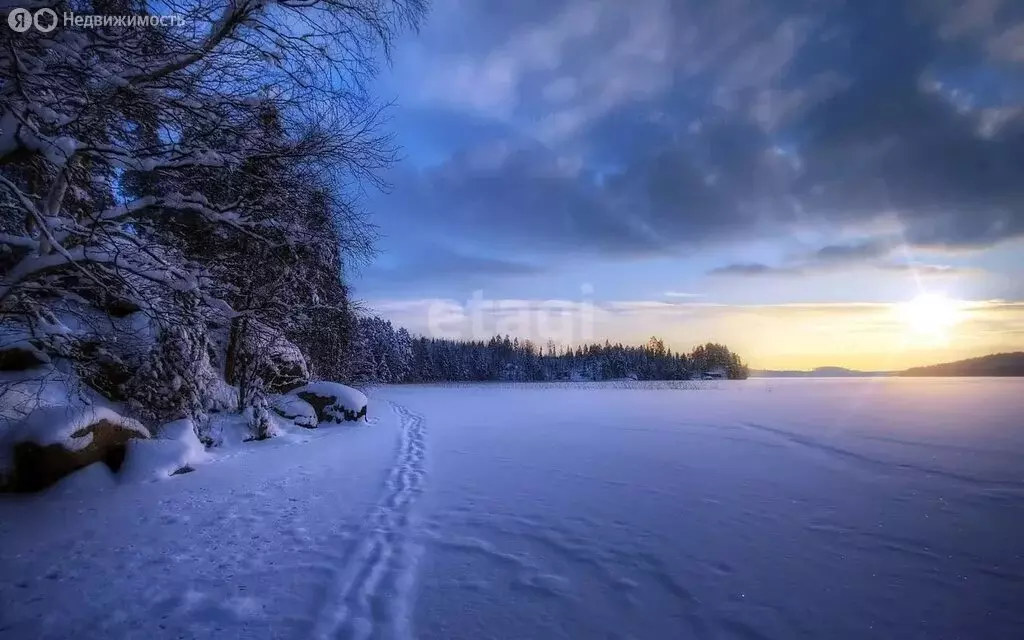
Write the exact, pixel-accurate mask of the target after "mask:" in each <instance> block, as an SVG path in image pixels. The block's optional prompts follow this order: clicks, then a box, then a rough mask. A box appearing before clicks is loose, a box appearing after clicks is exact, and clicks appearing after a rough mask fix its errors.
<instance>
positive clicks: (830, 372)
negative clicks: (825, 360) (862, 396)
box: [750, 367, 891, 378]
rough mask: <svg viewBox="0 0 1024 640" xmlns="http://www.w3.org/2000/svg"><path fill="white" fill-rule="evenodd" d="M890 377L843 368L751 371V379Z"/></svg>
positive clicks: (887, 373) (881, 372) (878, 372)
mask: <svg viewBox="0 0 1024 640" xmlns="http://www.w3.org/2000/svg"><path fill="white" fill-rule="evenodd" d="M887 375H891V374H890V373H889V372H887V371H856V370H854V369H845V368H843V367H818V368H817V369H811V370H810V371H772V370H760V371H751V372H750V377H751V378H864V377H869V378H870V377H876V376H887Z"/></svg>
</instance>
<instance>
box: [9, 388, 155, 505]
mask: <svg viewBox="0 0 1024 640" xmlns="http://www.w3.org/2000/svg"><path fill="white" fill-rule="evenodd" d="M149 437H150V434H149V431H148V430H147V429H146V428H145V427H144V426H142V424H140V423H139V422H138V421H136V420H133V419H131V418H128V417H125V416H122V415H121V414H120V413H118V412H117V411H115V410H114V409H111V408H109V407H103V406H97V405H83V406H67V405H66V406H59V405H58V406H42V407H38V408H36V409H35V410H33V411H32V412H31V413H29V414H28V415H27V416H26V417H25V418H24V419H23V420H20V421H17V422H13V423H11V424H9V425H8V426H7V427H6V428H5V429H3V431H2V433H0V451H3V452H4V456H3V459H0V462H2V463H3V470H2V471H0V473H2V475H3V478H2V480H0V489H2V490H8V491H38V490H40V489H44V488H46V487H48V486H50V485H52V484H54V483H55V482H57V481H58V480H60V479H61V478H63V477H64V476H67V475H68V474H70V473H72V472H74V471H77V470H78V469H81V468H83V467H87V466H89V465H91V464H93V463H96V462H103V463H104V464H106V465H107V466H108V467H109V468H110V469H111V470H112V471H117V470H118V469H120V468H121V465H122V463H123V462H124V458H125V452H126V449H127V445H128V442H129V441H131V440H134V439H139V438H149Z"/></svg>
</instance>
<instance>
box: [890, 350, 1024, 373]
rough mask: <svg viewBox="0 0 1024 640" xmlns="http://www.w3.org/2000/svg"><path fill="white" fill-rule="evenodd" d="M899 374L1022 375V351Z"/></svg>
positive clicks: (947, 363) (908, 370)
mask: <svg viewBox="0 0 1024 640" xmlns="http://www.w3.org/2000/svg"><path fill="white" fill-rule="evenodd" d="M897 375H901V376H964V377H970V376H976V377H981V376H1024V351H1015V352H1013V353H996V354H993V355H990V356H981V357H980V358H970V359H969V360H957V361H956V362H946V363H944V364H935V365H931V366H929V367H914V368H912V369H907V370H906V371H901V372H899V373H898V374H897Z"/></svg>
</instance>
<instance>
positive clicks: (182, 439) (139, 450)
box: [118, 418, 207, 482]
mask: <svg viewBox="0 0 1024 640" xmlns="http://www.w3.org/2000/svg"><path fill="white" fill-rule="evenodd" d="M206 458H207V453H206V447H204V446H203V443H201V442H200V441H199V438H198V437H197V436H196V431H195V427H194V425H193V424H192V421H191V420H189V419H187V418H184V419H182V420H175V421H174V422H169V423H167V424H165V425H163V426H162V427H160V429H159V430H157V437H156V438H155V439H153V440H133V441H131V442H129V443H128V452H127V457H126V459H125V462H124V466H122V467H121V471H120V473H119V474H118V475H119V476H120V479H121V481H122V482H146V481H150V480H162V479H164V478H168V477H170V476H172V475H176V474H181V473H188V472H189V471H193V470H194V469H195V465H197V464H200V463H202V462H203V461H204V460H206Z"/></svg>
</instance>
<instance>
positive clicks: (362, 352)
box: [353, 316, 748, 383]
mask: <svg viewBox="0 0 1024 640" xmlns="http://www.w3.org/2000/svg"><path fill="white" fill-rule="evenodd" d="M355 344H356V352H355V353H354V354H353V355H354V361H353V373H354V375H355V377H356V379H359V380H364V381H367V382H384V383H401V382H444V381H459V382H474V381H478V382H479V381H506V382H536V381H551V380H619V379H636V380H688V379H691V378H695V377H703V376H706V375H715V376H718V377H722V378H729V379H744V378H746V377H747V375H748V369H747V366H746V365H745V364H743V361H742V360H741V359H740V357H739V356H738V355H737V354H735V353H733V352H731V351H729V349H728V348H727V347H725V346H724V345H720V344H714V343H708V344H703V345H699V346H697V347H695V348H694V349H692V350H691V351H690V352H689V353H683V352H681V351H677V352H673V351H672V349H671V348H667V347H666V346H665V343H664V341H662V340H661V339H659V338H657V337H652V338H651V339H650V340H648V342H647V343H646V344H643V345H637V346H629V345H622V344H621V343H619V344H611V343H609V342H607V341H606V342H605V343H604V344H589V345H578V346H575V347H571V346H559V345H557V344H555V343H554V342H548V343H547V344H546V345H544V346H543V347H542V346H540V345H538V344H536V343H534V342H531V341H530V340H519V338H510V337H509V336H503V337H502V336H495V337H492V338H491V339H490V340H486V341H484V340H451V339H443V338H427V337H413V336H411V335H410V334H409V332H408V331H406V330H405V329H402V328H399V329H395V328H394V326H393V325H392V324H391V322H389V321H387V320H383V319H381V318H378V317H374V316H368V317H364V318H361V319H360V321H359V325H358V335H357V339H356V341H355Z"/></svg>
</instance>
